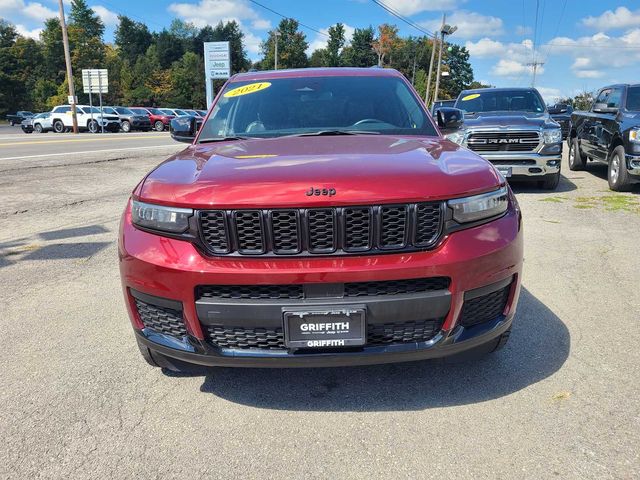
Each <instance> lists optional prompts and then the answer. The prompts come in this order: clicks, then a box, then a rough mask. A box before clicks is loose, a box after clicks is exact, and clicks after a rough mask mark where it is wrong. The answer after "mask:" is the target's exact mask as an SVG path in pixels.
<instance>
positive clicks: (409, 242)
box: [196, 202, 446, 256]
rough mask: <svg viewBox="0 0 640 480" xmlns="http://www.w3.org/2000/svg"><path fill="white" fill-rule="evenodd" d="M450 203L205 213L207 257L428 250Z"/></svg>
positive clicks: (201, 225) (200, 217) (202, 232)
mask: <svg viewBox="0 0 640 480" xmlns="http://www.w3.org/2000/svg"><path fill="white" fill-rule="evenodd" d="M445 212H446V207H445V202H423V203H409V204H393V205H375V206H349V207H326V208H290V209H267V210H260V209H251V210H249V209H247V210H201V211H199V212H197V217H196V218H197V220H196V223H197V229H198V236H199V239H200V243H201V245H202V246H203V248H204V253H206V254H209V255H215V256H218V255H240V256H305V255H310V256H318V255H352V254H365V253H366V254H378V253H389V252H403V251H418V250H427V249H429V248H432V247H434V246H435V245H436V244H437V243H438V241H439V240H440V239H441V238H442V237H443V227H444V223H445Z"/></svg>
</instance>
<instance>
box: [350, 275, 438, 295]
mask: <svg viewBox="0 0 640 480" xmlns="http://www.w3.org/2000/svg"><path fill="white" fill-rule="evenodd" d="M446 288H449V277H431V278H415V279H410V280H385V281H382V282H356V283H346V284H345V285H344V296H345V297H365V296H378V295H403V294H406V293H421V292H431V291H434V290H444V289H446Z"/></svg>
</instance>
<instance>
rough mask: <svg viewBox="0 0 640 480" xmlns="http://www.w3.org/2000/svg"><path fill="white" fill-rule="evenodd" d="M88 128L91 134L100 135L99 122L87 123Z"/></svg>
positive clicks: (91, 121)
mask: <svg viewBox="0 0 640 480" xmlns="http://www.w3.org/2000/svg"><path fill="white" fill-rule="evenodd" d="M87 128H88V129H89V131H90V132H91V133H98V122H96V121H95V120H90V121H89V123H87Z"/></svg>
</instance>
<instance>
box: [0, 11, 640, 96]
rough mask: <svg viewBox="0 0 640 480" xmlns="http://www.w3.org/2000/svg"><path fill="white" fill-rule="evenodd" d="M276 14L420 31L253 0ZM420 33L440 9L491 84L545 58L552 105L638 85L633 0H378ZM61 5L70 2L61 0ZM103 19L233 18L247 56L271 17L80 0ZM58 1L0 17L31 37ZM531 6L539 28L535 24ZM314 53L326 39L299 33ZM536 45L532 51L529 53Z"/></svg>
mask: <svg viewBox="0 0 640 480" xmlns="http://www.w3.org/2000/svg"><path fill="white" fill-rule="evenodd" d="M258 1H259V3H260V4H262V5H264V6H267V7H269V8H271V9H273V10H275V11H277V12H279V13H281V14H283V15H286V16H290V17H293V18H296V19H298V20H299V21H300V22H302V23H304V24H306V25H308V26H310V27H312V28H314V29H316V30H320V31H325V32H326V29H327V28H328V27H329V26H330V25H332V24H334V23H336V22H342V23H344V24H345V25H346V26H347V33H348V34H350V33H351V32H352V31H353V28H358V27H366V26H369V25H373V26H374V27H375V26H377V25H379V24H381V23H384V22H388V23H394V24H396V25H397V26H398V27H399V29H400V34H401V35H421V32H419V31H418V30H416V29H414V28H413V27H411V26H409V25H407V24H406V23H404V22H403V21H402V20H400V19H398V18H395V17H393V16H392V15H391V14H389V13H388V12H386V11H385V10H384V9H382V8H381V7H380V6H378V5H376V4H375V3H373V2H372V1H370V0H323V1H322V2H318V1H313V0H297V1H296V0H258ZM381 1H382V2H383V3H385V4H386V5H387V6H389V7H390V8H392V9H394V10H395V11H396V12H397V13H400V14H401V15H403V16H404V17H406V18H408V19H410V20H411V21H412V22H414V23H416V24H418V25H420V26H421V28H423V29H426V30H428V31H433V30H434V29H436V28H437V27H438V25H439V23H440V19H441V15H442V13H446V14H447V16H448V20H447V21H448V23H451V24H455V25H457V26H458V31H457V32H456V33H455V34H454V35H453V36H451V37H450V41H452V42H455V43H459V44H460V45H465V46H466V47H467V48H468V49H469V51H470V52H471V63H472V66H473V69H474V72H475V77H476V79H478V80H481V81H483V82H486V83H490V84H492V85H496V86H524V85H529V84H530V83H531V69H530V67H527V66H526V64H527V63H529V62H532V61H533V59H534V57H535V59H536V60H537V61H541V62H544V65H543V66H542V67H541V68H540V70H539V71H538V76H537V81H536V87H538V88H539V89H540V91H541V93H542V94H543V95H544V96H545V98H547V100H549V101H551V100H553V99H554V97H557V96H560V95H574V94H575V93H577V92H579V91H582V90H593V89H595V88H597V87H599V86H601V85H604V84H607V83H612V82H640V67H639V65H640V2H639V1H638V0H627V1H620V0H618V1H614V0H610V1H607V0H600V1H591V0H582V1H578V0H485V1H482V0H381ZM65 3H67V4H68V3H69V0H65ZM88 4H89V5H90V6H91V7H92V8H94V10H95V11H96V12H97V13H98V14H99V15H100V16H101V17H102V18H103V20H104V22H105V24H106V26H107V33H106V40H107V41H111V40H112V39H113V29H114V27H115V25H116V23H117V14H123V15H127V16H129V17H131V18H133V19H135V20H138V21H143V22H145V23H146V24H147V25H148V26H149V28H150V29H152V30H160V29H162V28H163V27H165V26H168V25H169V23H170V22H171V20H172V19H173V18H181V19H183V20H187V21H191V22H193V23H195V24H196V25H197V26H204V25H206V24H207V23H208V24H216V23H217V22H218V21H219V20H229V19H235V20H237V21H238V22H239V23H240V24H241V25H242V28H243V30H244V32H245V35H246V40H247V50H248V52H249V56H250V57H251V58H252V59H254V60H255V59H257V58H259V52H258V46H259V43H260V41H261V40H262V39H264V38H265V36H266V35H267V32H268V31H269V29H270V28H273V27H274V26H275V25H277V23H278V22H279V21H280V19H281V17H279V16H278V15H276V14H274V13H272V12H270V11H268V10H266V9H264V8H262V7H260V6H259V5H256V4H254V3H252V2H251V1H249V0H178V1H162V0H155V1H149V0H108V1H104V0H88ZM56 5H57V0H38V1H31V0H0V17H3V18H5V19H8V20H9V21H11V22H13V23H14V24H16V25H17V26H18V29H19V30H20V31H21V32H22V33H23V34H25V35H30V36H37V34H38V31H39V28H41V26H42V21H43V20H44V19H45V18H48V17H49V16H51V15H55V11H56V8H57V7H56ZM536 8H537V12H538V22H537V28H536V22H535V18H536ZM303 31H304V32H305V33H306V35H307V40H308V42H309V43H310V45H311V48H310V50H312V49H313V48H317V47H321V46H323V45H324V43H325V42H326V37H325V36H323V35H321V34H318V33H316V32H314V31H312V30H308V29H304V28H303ZM534 42H535V46H536V47H535V49H534Z"/></svg>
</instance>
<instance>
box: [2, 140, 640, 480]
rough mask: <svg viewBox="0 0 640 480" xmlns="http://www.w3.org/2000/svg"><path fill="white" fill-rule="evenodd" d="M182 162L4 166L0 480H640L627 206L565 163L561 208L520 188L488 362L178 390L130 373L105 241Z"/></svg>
mask: <svg viewBox="0 0 640 480" xmlns="http://www.w3.org/2000/svg"><path fill="white" fill-rule="evenodd" d="M51 138H59V137H57V136H56V137H54V136H53V135H51ZM2 142H3V143H4V140H3V141H2ZM2 148H5V147H2ZM73 148H76V146H75V145H74V146H73ZM180 148H182V147H181V146H180V145H179V144H174V145H173V147H172V148H171V147H164V146H163V147H160V148H157V149H147V150H145V151H144V153H142V152H140V151H135V150H133V151H119V152H111V153H109V152H104V153H101V154H100V156H99V158H100V162H98V163H96V158H97V157H96V155H95V154H74V155H69V156H66V157H62V156H54V157H37V158H30V159H23V160H2V159H0V200H1V201H0V289H1V298H2V301H1V302H0V341H1V344H2V354H1V355H0V372H2V373H1V375H0V405H2V408H0V478H15V479H24V478H46V479H51V478H65V479H71V478H127V479H129V478H145V479H147V478H162V479H166V478H185V477H194V478H202V477H214V478H243V479H244V478H307V479H309V478H430V477H433V478H436V477H437V478H440V479H442V478H453V479H464V478H470V479H471V478H518V479H521V478H531V479H543V478H566V479H599V480H600V479H609V478H624V479H632V478H639V477H640V458H639V452H640V395H638V386H637V385H638V379H639V378H640V321H639V320H640V313H639V309H638V286H639V282H638V280H639V274H638V272H639V271H640V257H639V256H638V255H637V251H638V232H640V189H638V188H636V189H635V191H634V192H633V193H629V194H614V193H612V192H609V191H608V189H607V184H606V180H605V178H606V177H605V176H604V172H603V170H602V169H595V170H591V171H588V172H579V173H578V172H575V173H574V172H569V171H568V170H567V169H566V163H565V166H564V168H565V172H566V176H565V177H564V178H563V180H562V183H561V185H560V189H559V191H558V192H553V193H548V192H541V191H539V190H536V189H534V188H531V187H517V188H516V191H517V195H518V198H519V201H520V203H521V206H522V209H523V212H524V224H525V243H526V262H525V271H524V288H523V292H522V295H521V300H520V304H519V307H518V314H517V317H516V323H515V326H514V332H513V334H512V336H511V340H510V342H509V344H508V345H507V347H506V348H505V349H504V350H503V351H501V352H499V353H498V354H496V355H493V356H490V357H487V358H485V359H483V360H479V361H474V362H466V363H459V364H444V363H441V362H419V363H411V364H398V365H386V366H372V367H358V368H336V369H316V370H266V371H263V370H244V369H222V368H220V369H212V370H207V371H196V372H193V373H192V374H188V375H175V374H169V373H163V372H162V371H160V370H157V369H153V368H151V367H148V366H147V365H146V364H145V363H144V362H143V361H142V359H141V358H140V357H139V354H138V351H137V348H136V346H135V342H134V338H133V335H132V333H131V328H130V325H129V320H128V319H127V316H126V313H125V308H124V305H123V301H122V296H121V290H120V284H119V276H118V268H117V255H116V236H117V229H118V220H119V215H120V212H121V211H122V208H123V207H124V204H125V202H126V199H127V196H128V194H129V192H130V191H131V189H132V188H133V187H134V185H135V184H136V183H137V182H138V181H139V179H140V178H141V177H142V176H143V175H144V173H145V172H146V171H147V170H148V169H150V168H151V167H152V166H153V165H155V164H157V163H158V162H160V161H161V160H162V159H163V158H165V157H166V156H167V155H168V154H169V153H171V152H173V151H177V150H178V149H180ZM5 156H6V155H5V154H4V153H2V155H0V157H5Z"/></svg>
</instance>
